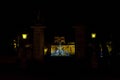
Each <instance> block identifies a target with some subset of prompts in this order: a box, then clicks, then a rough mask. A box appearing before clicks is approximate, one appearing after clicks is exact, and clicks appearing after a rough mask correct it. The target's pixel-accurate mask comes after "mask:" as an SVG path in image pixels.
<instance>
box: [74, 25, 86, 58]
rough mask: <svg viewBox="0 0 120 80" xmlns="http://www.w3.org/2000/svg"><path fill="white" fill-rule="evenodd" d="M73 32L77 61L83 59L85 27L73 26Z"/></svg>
mask: <svg viewBox="0 0 120 80" xmlns="http://www.w3.org/2000/svg"><path fill="white" fill-rule="evenodd" d="M73 28H74V31H75V54H76V57H77V59H84V58H85V45H86V42H85V26H74V27H73Z"/></svg>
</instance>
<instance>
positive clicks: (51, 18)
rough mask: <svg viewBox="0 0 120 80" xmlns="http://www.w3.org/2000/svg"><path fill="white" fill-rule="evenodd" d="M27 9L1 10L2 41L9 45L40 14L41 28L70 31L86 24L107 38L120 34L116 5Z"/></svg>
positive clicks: (20, 7) (28, 7) (33, 22)
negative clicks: (78, 25)
mask: <svg viewBox="0 0 120 80" xmlns="http://www.w3.org/2000/svg"><path fill="white" fill-rule="evenodd" d="M51 5H52V4H51ZM24 6H25V5H24ZM24 6H23V5H21V6H17V4H16V5H15V6H13V7H12V6H9V7H7V8H5V7H4V8H2V9H1V29H0V33H1V34H0V36H1V37H2V38H1V41H6V42H7V41H8V40H9V39H12V37H14V36H15V34H16V33H18V32H20V31H22V30H23V29H25V28H26V29H27V28H29V27H30V26H32V25H34V24H35V22H36V18H37V15H38V11H39V10H40V20H41V24H43V25H45V26H47V27H49V28H53V27H64V28H67V27H71V26H74V25H77V24H84V25H86V26H88V29H89V30H93V31H98V32H100V33H102V34H103V35H104V33H106V34H107V33H113V32H114V31H115V32H116V33H118V32H119V29H118V28H117V27H118V26H119V25H118V21H117V19H118V10H117V7H115V6H114V7H113V6H112V5H107V7H105V6H106V5H105V6H103V5H101V6H97V5H96V6H89V5H84V6H79V5H77V6H76V5H69V6H67V5H66V6H67V7H64V6H65V5H64V6H62V5H61V6H57V4H56V5H53V6H49V5H48V6H47V4H45V5H41V4H39V5H37V4H36V5H35V4H34V5H31V4H29V5H28V6H27V7H24ZM89 30H88V31H89ZM1 43H2V42H1Z"/></svg>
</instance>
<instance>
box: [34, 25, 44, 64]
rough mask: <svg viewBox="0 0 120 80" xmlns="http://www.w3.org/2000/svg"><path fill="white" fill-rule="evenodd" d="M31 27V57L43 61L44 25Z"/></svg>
mask: <svg viewBox="0 0 120 80" xmlns="http://www.w3.org/2000/svg"><path fill="white" fill-rule="evenodd" d="M32 28H33V57H34V58H35V59H36V60H38V61H40V62H43V60H44V29H45V26H32Z"/></svg>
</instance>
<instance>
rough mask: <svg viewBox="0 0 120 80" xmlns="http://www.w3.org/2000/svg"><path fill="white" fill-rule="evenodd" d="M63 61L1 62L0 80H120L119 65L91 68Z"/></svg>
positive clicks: (82, 64) (78, 63)
mask: <svg viewBox="0 0 120 80" xmlns="http://www.w3.org/2000/svg"><path fill="white" fill-rule="evenodd" d="M63 61H64V60H63ZM63 61H62V62H60V61H58V62H57V61H55V62H51V61H48V62H47V63H44V64H40V63H39V62H37V61H30V62H27V65H26V64H24V63H22V64H21V63H20V61H18V62H16V63H1V64H0V80H58V79H61V80H62V79H63V80H64V79H66V80H68V79H72V80H91V79H92V80H120V74H119V73H120V70H119V68H118V67H114V68H113V67H105V68H91V67H90V66H89V65H86V64H85V62H83V63H80V62H77V63H76V62H67V61H66V62H63Z"/></svg>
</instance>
